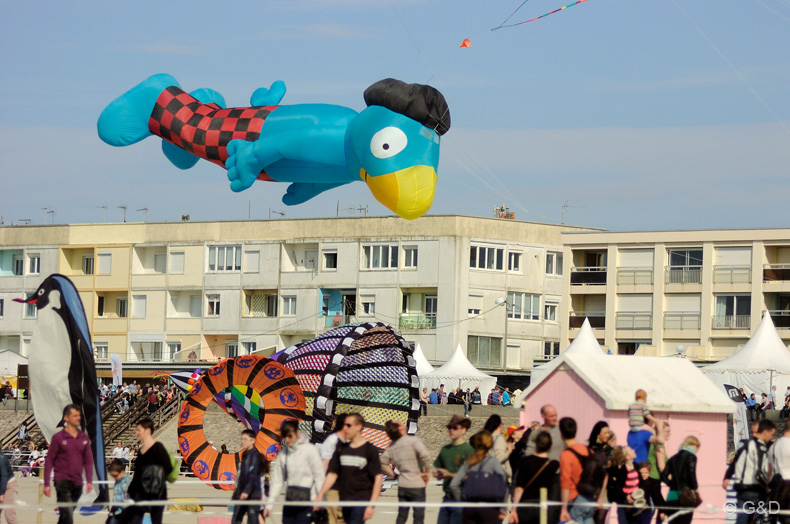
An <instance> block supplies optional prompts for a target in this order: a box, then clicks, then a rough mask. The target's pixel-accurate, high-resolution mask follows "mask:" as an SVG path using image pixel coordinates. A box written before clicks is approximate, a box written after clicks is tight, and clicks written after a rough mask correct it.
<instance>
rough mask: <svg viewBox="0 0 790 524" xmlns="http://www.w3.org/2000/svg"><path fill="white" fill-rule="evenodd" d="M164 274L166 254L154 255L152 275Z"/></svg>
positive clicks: (165, 270)
mask: <svg viewBox="0 0 790 524" xmlns="http://www.w3.org/2000/svg"><path fill="white" fill-rule="evenodd" d="M99 256H101V255H99ZM166 272H167V253H154V273H166Z"/></svg>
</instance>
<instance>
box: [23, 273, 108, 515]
mask: <svg viewBox="0 0 790 524" xmlns="http://www.w3.org/2000/svg"><path fill="white" fill-rule="evenodd" d="M14 300H15V301H16V302H22V303H24V304H35V306H36V309H37V310H38V315H37V320H36V327H35V329H34V330H33V337H32V339H31V341H30V350H29V351H28V355H29V360H28V365H29V368H28V372H29V376H30V398H31V400H32V402H33V413H34V414H35V416H36V422H37V423H38V426H39V427H40V428H41V432H42V433H43V434H44V437H45V438H46V439H47V442H50V441H51V440H52V436H53V435H54V434H55V433H56V432H57V431H58V428H59V427H61V426H62V425H63V408H64V407H66V406H67V405H69V404H75V405H77V406H79V407H80V408H81V409H82V429H83V430H84V431H85V432H86V433H87V434H88V436H89V437H90V439H91V451H92V452H93V463H94V465H95V467H96V472H95V478H96V480H99V481H104V482H101V483H98V486H99V488H98V490H97V492H98V496H97V498H96V503H102V502H107V501H109V493H108V490H107V483H106V481H107V467H106V462H105V457H104V434H103V432H102V420H101V400H100V398H99V384H98V379H97V377H96V363H95V362H94V360H93V345H92V344H91V336H90V331H89V329H88V320H87V318H86V317H85V308H84V307H83V305H82V299H81V298H80V295H79V293H78V292H77V288H76V287H74V284H73V283H72V282H71V280H69V279H68V278H67V277H65V276H63V275H59V274H54V275H50V276H49V277H47V278H46V279H45V280H44V281H43V282H42V283H41V285H40V286H39V287H38V289H37V290H36V292H35V294H33V296H31V297H29V298H28V299H14Z"/></svg>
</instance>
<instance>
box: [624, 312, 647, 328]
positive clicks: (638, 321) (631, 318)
mask: <svg viewBox="0 0 790 524" xmlns="http://www.w3.org/2000/svg"><path fill="white" fill-rule="evenodd" d="M616 327H617V329H628V330H648V329H653V313H646V312H639V311H619V312H617V324H616Z"/></svg>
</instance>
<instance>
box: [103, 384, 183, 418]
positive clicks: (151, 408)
mask: <svg viewBox="0 0 790 524" xmlns="http://www.w3.org/2000/svg"><path fill="white" fill-rule="evenodd" d="M178 394H179V393H178V391H177V390H176V387H175V386H174V385H170V387H167V386H163V385H157V384H154V385H152V384H151V383H146V384H145V385H138V384H137V381H136V380H134V381H132V383H131V384H129V383H127V382H124V383H123V385H121V386H116V385H114V384H110V385H107V384H104V383H100V384H99V396H100V399H101V402H102V404H104V403H105V402H107V401H108V400H109V399H112V401H113V402H115V408H116V410H117V411H118V412H119V413H125V412H127V411H129V409H131V407H132V406H134V404H135V403H137V402H139V401H144V402H147V403H148V413H154V412H155V411H156V410H158V409H159V408H160V407H161V406H164V405H165V404H167V403H168V402H170V401H171V400H172V399H173V397H174V396H176V395H178Z"/></svg>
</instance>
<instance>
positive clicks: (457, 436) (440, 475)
mask: <svg viewBox="0 0 790 524" xmlns="http://www.w3.org/2000/svg"><path fill="white" fill-rule="evenodd" d="M471 426H472V421H471V420H469V419H468V418H466V417H463V416H461V415H453V417H452V418H451V419H450V422H448V423H447V432H448V433H449V436H450V441H451V442H450V443H449V444H447V445H446V446H444V447H443V448H442V449H441V451H439V456H437V457H436V460H434V461H433V467H434V468H435V469H434V470H433V475H434V477H436V478H437V479H441V480H442V481H443V484H442V488H443V489H444V498H443V499H442V502H460V501H458V500H455V498H454V497H453V494H452V491H450V482H451V481H452V480H453V477H455V473H456V472H457V471H458V470H459V469H460V468H461V465H463V463H464V462H466V459H467V458H469V456H470V455H471V454H472V453H474V449H472V446H470V445H469V443H468V442H467V441H466V432H467V431H469V428H470V427H471ZM462 515H463V508H461V507H444V506H443V507H442V508H441V509H439V519H438V520H437V524H461V517H462Z"/></svg>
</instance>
